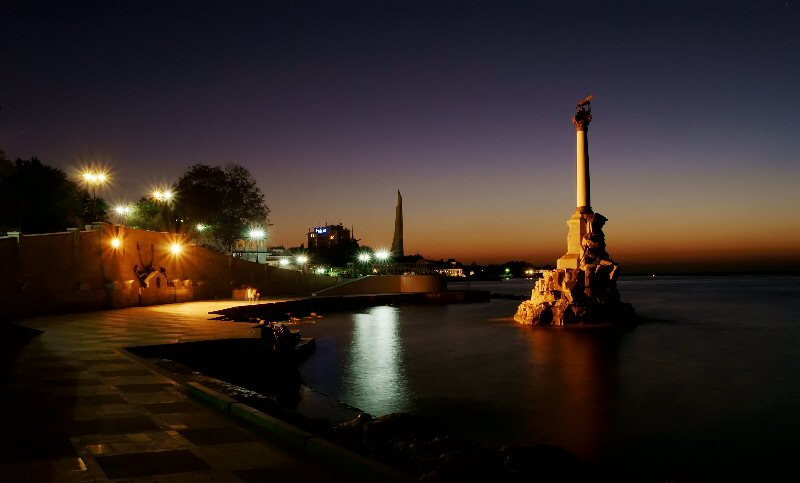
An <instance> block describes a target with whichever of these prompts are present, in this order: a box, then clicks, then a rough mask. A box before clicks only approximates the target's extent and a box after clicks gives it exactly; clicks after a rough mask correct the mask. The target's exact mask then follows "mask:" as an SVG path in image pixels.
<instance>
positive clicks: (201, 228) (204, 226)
mask: <svg viewBox="0 0 800 483" xmlns="http://www.w3.org/2000/svg"><path fill="white" fill-rule="evenodd" d="M194 227H195V228H196V229H197V231H203V230H205V229H206V228H207V226H206V225H204V224H202V223H198V224H196V225H195V226H194Z"/></svg>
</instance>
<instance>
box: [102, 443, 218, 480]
mask: <svg viewBox="0 0 800 483" xmlns="http://www.w3.org/2000/svg"><path fill="white" fill-rule="evenodd" d="M95 460H96V461H97V464H98V465H100V467H101V468H102V469H103V472H104V473H105V474H106V476H108V477H109V478H111V479H116V478H135V477H142V476H154V475H162V474H168V473H184V472H190V471H204V470H210V469H211V467H210V466H209V465H208V464H207V463H206V462H205V461H203V460H202V459H200V458H198V457H197V455H195V454H194V453H192V452H191V451H189V450H185V449H179V450H170V451H157V452H146V453H131V454H124V455H114V456H97V457H95Z"/></svg>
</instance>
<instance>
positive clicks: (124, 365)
mask: <svg viewBox="0 0 800 483" xmlns="http://www.w3.org/2000/svg"><path fill="white" fill-rule="evenodd" d="M238 303H241V302H238ZM236 304H237V302H234V301H221V302H220V301H214V302H192V303H186V304H174V305H161V306H154V307H134V308H128V309H120V310H110V311H102V312H92V313H80V314H70V315H61V316H52V317H42V318H36V319H27V320H23V321H19V322H18V324H19V325H21V326H23V327H24V328H28V329H32V330H30V331H29V330H17V329H15V330H11V329H9V328H8V326H6V327H5V328H3V331H2V332H3V333H2V334H0V337H2V342H0V349H1V350H2V356H1V357H2V358H1V359H0V363H1V364H2V367H0V428H2V437H0V481H3V482H14V483H18V482H26V481H159V482H161V481H163V482H173V481H175V482H177V481H223V482H234V481H235V482H241V481H246V482H247V481H269V482H284V481H285V482H293V483H297V482H312V481H313V482H317V481H325V482H339V481H348V480H349V479H350V478H348V476H347V475H344V474H342V473H340V472H339V471H338V470H334V469H333V468H330V467H326V466H325V465H323V464H321V463H319V462H318V461H317V460H314V459H311V458H309V456H308V455H305V454H302V453H300V452H297V451H295V450H292V449H290V448H289V447H287V446H284V445H282V444H281V443H279V442H277V441H273V440H271V439H269V438H268V437H265V436H264V435H262V434H261V433H257V432H254V431H251V430H250V429H249V428H247V427H245V426H243V425H242V424H241V423H240V422H238V421H236V420H234V419H231V418H229V417H226V416H225V414H223V413H220V412H218V411H215V410H214V409H212V408H209V407H208V406H205V405H203V404H200V403H198V402H197V401H195V400H192V399H189V398H188V397H187V395H186V386H185V385H184V384H182V383H181V382H180V381H177V380H172V379H170V378H168V377H166V376H165V375H163V374H162V373H160V372H159V371H158V370H156V369H154V368H152V367H150V366H149V365H147V364H143V363H142V362H140V361H139V360H137V359H136V358H135V357H133V356H131V355H129V354H128V353H127V352H125V351H124V350H123V348H124V347H132V346H138V345H151V344H166V343H173V342H179V341H190V340H206V339H218V338H230V337H257V336H258V335H259V334H258V333H257V332H256V331H254V330H253V329H252V328H251V326H250V324H237V323H232V322H221V321H217V320H209V318H210V317H211V316H210V315H209V314H208V312H210V311H212V310H218V309H221V308H225V307H229V306H231V305H236ZM35 331H42V332H41V333H38V332H35Z"/></svg>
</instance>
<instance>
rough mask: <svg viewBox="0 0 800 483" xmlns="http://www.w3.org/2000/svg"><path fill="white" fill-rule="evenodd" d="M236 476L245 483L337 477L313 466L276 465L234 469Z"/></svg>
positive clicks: (303, 482) (307, 482)
mask: <svg viewBox="0 0 800 483" xmlns="http://www.w3.org/2000/svg"><path fill="white" fill-rule="evenodd" d="M233 474H235V475H236V476H238V477H239V478H241V479H242V480H243V481H245V482H247V483H265V482H269V483H320V482H326V483H335V482H344V481H346V480H342V479H338V478H335V477H333V476H331V475H330V474H327V473H323V472H322V471H319V470H317V469H316V468H313V467H296V466H277V467H268V468H251V469H243V470H235V471H234V472H233Z"/></svg>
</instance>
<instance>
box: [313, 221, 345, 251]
mask: <svg viewBox="0 0 800 483" xmlns="http://www.w3.org/2000/svg"><path fill="white" fill-rule="evenodd" d="M352 241H353V238H352V234H351V230H350V229H349V228H345V227H344V226H342V224H341V223H339V224H338V225H328V226H317V227H314V228H309V230H308V250H309V251H312V252H319V251H320V250H327V249H330V248H335V247H338V246H348V245H350V244H351V243H352Z"/></svg>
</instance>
